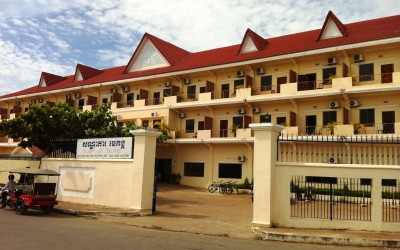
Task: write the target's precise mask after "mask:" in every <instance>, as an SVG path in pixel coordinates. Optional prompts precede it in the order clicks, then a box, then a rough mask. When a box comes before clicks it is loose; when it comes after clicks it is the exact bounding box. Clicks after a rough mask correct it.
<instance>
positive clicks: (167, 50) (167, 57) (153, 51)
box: [125, 33, 190, 73]
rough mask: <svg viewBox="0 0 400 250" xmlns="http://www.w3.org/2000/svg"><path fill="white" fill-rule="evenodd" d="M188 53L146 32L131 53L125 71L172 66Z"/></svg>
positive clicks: (188, 53)
mask: <svg viewBox="0 0 400 250" xmlns="http://www.w3.org/2000/svg"><path fill="white" fill-rule="evenodd" d="M189 55H190V52H188V51H186V50H184V49H181V48H179V47H177V46H175V45H173V44H171V43H168V42H166V41H164V40H161V39H159V38H157V37H155V36H152V35H150V34H148V33H146V34H144V36H143V38H142V40H141V41H140V43H139V45H138V47H137V48H136V50H135V52H134V53H133V55H132V57H131V59H130V61H129V63H128V65H127V67H126V69H125V73H129V72H134V71H141V70H146V69H154V68H159V67H167V66H173V65H176V64H178V63H179V62H180V61H182V60H183V59H184V58H186V57H187V56H189Z"/></svg>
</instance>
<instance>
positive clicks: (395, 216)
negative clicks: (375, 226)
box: [382, 179, 400, 222]
mask: <svg viewBox="0 0 400 250" xmlns="http://www.w3.org/2000/svg"><path fill="white" fill-rule="evenodd" d="M382 206H383V209H382V220H383V221H385V222H400V180H398V179H383V180H382Z"/></svg>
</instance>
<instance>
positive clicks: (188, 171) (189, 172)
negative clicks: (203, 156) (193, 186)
mask: <svg viewBox="0 0 400 250" xmlns="http://www.w3.org/2000/svg"><path fill="white" fill-rule="evenodd" d="M183 175H184V176H192V177H204V163H203V162H185V163H184V170H183Z"/></svg>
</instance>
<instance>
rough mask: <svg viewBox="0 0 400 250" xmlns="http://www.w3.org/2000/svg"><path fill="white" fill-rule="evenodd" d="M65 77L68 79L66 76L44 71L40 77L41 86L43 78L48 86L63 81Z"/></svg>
mask: <svg viewBox="0 0 400 250" xmlns="http://www.w3.org/2000/svg"><path fill="white" fill-rule="evenodd" d="M65 79H67V78H66V77H64V76H59V75H54V74H50V73H47V72H42V75H41V76H40V79H39V87H40V83H41V82H42V80H44V82H45V83H46V86H51V85H54V84H56V83H59V82H61V81H64V80H65Z"/></svg>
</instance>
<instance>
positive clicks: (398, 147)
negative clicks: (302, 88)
mask: <svg viewBox="0 0 400 250" xmlns="http://www.w3.org/2000/svg"><path fill="white" fill-rule="evenodd" d="M278 140H279V144H278V146H279V150H278V156H277V157H278V161H281V162H308V163H342V164H367V165H392V166H393V165H394V166H397V165H400V137H397V136H380V137H375V136H357V137H335V136H280V137H279V139H278Z"/></svg>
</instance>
